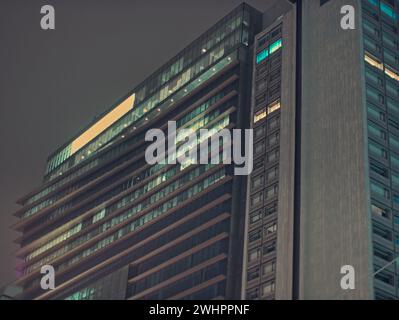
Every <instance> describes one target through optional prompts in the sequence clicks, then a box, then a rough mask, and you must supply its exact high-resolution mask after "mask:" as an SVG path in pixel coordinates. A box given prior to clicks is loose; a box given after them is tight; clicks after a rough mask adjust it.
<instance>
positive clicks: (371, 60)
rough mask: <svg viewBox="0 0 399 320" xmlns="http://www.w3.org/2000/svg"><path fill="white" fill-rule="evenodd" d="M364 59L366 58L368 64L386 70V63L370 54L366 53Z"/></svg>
mask: <svg viewBox="0 0 399 320" xmlns="http://www.w3.org/2000/svg"><path fill="white" fill-rule="evenodd" d="M364 60H365V61H366V62H367V63H368V64H370V65H372V66H373V67H375V68H377V69H379V70H384V65H383V64H382V63H381V62H379V61H377V59H375V58H373V57H371V55H370V54H368V53H366V54H365V55H364Z"/></svg>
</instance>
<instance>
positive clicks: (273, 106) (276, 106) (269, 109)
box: [267, 101, 281, 114]
mask: <svg viewBox="0 0 399 320" xmlns="http://www.w3.org/2000/svg"><path fill="white" fill-rule="evenodd" d="M280 107H281V105H280V101H276V102H273V103H272V104H271V105H269V106H268V107H267V113H268V114H269V113H272V112H274V111H276V110H278V109H280Z"/></svg>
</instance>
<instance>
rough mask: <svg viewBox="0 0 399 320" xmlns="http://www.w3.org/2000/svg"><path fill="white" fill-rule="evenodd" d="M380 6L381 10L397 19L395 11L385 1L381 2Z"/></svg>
mask: <svg viewBox="0 0 399 320" xmlns="http://www.w3.org/2000/svg"><path fill="white" fill-rule="evenodd" d="M380 8H381V12H383V13H385V14H386V15H387V16H388V17H390V18H392V19H394V20H396V19H397V16H396V13H395V11H394V10H393V9H392V8H391V7H390V6H388V5H387V4H385V3H384V2H381V3H380Z"/></svg>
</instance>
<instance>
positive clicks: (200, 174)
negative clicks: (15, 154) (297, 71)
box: [15, 4, 281, 300]
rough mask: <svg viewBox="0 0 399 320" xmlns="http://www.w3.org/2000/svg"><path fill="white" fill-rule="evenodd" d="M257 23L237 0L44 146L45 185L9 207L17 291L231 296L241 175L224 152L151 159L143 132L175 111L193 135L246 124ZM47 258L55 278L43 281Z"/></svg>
mask: <svg viewBox="0 0 399 320" xmlns="http://www.w3.org/2000/svg"><path fill="white" fill-rule="evenodd" d="M260 24H261V14H260V13H259V12H257V11H256V10H254V9H252V8H251V7H249V6H248V5H246V4H243V5H240V6H239V7H238V8H237V9H235V10H233V11H232V12H231V13H230V14H229V15H227V16H226V17H225V18H223V19H222V20H221V21H220V22H218V23H217V24H216V25H215V26H214V27H212V28H211V29H209V30H208V31H207V32H206V33H204V34H203V35H201V36H200V37H199V38H198V39H197V40H195V41H194V42H193V43H192V44H190V45H189V46H188V47H187V48H185V49H184V50H183V51H182V52H181V53H179V54H178V55H177V56H176V57H174V58H172V59H171V60H170V61H169V62H168V63H166V64H165V65H164V66H162V67H161V68H160V69H159V70H158V71H156V72H155V73H154V74H152V75H151V76H150V77H149V78H147V79H146V80H145V81H143V83H141V84H140V85H139V86H137V87H136V88H135V89H134V90H132V92H130V93H128V94H127V95H126V96H125V97H124V98H123V99H122V100H121V101H120V102H118V103H117V104H116V106H114V107H113V108H111V109H110V111H108V112H106V113H104V114H103V115H102V116H101V117H100V118H97V119H100V120H98V121H96V122H95V123H93V124H91V125H90V126H89V127H88V128H86V129H85V130H83V131H82V132H81V133H80V134H78V135H77V136H76V137H75V138H74V139H72V140H70V142H68V143H67V144H66V145H64V146H62V147H61V148H60V149H59V150H58V151H57V152H56V153H54V154H53V155H51V156H50V157H49V160H48V165H47V170H46V173H45V177H44V184H43V186H42V188H40V190H37V191H35V192H32V193H31V194H29V195H28V196H26V197H24V198H23V199H22V200H21V201H20V202H21V203H22V204H23V208H22V209H21V210H19V211H18V212H17V214H16V215H18V216H19V217H20V218H21V220H20V221H19V222H18V223H17V224H16V227H15V228H16V229H17V230H19V231H22V236H21V237H20V239H19V240H18V241H19V242H20V243H21V245H22V248H21V250H19V252H18V256H19V257H21V258H22V259H23V260H24V263H23V265H22V266H21V271H22V274H23V275H22V276H21V278H20V279H19V280H18V282H19V283H20V284H21V285H22V286H23V288H24V297H25V298H27V299H29V298H39V299H67V300H82V299H105V298H107V299H108V298H115V297H119V298H121V299H166V298H172V299H173V298H175V299H193V298H195V297H202V298H206V299H213V298H226V297H230V298H234V297H238V296H239V294H240V292H239V288H238V289H237V291H234V290H233V291H231V292H226V286H227V285H228V283H229V282H232V281H233V279H231V277H230V276H229V273H228V272H227V270H228V268H239V265H237V261H240V259H239V258H237V257H238V256H237V257H236V254H239V251H237V253H233V252H230V247H231V246H232V243H235V241H236V240H235V239H232V238H231V237H230V234H231V232H232V231H231V230H232V228H236V226H235V224H238V223H239V222H238V221H240V219H241V218H240V213H242V209H243V208H240V206H237V204H235V201H236V200H235V199H240V198H242V194H241V190H244V189H243V188H242V187H241V184H242V183H243V180H242V179H239V178H236V177H235V176H234V174H233V172H234V167H233V165H230V164H223V163H220V164H209V165H199V164H194V163H193V164H190V165H180V164H155V165H150V164H148V163H147V162H146V161H145V158H144V154H145V150H146V148H147V146H148V145H149V142H146V141H145V139H144V137H145V133H146V131H147V130H148V129H151V128H161V129H165V130H166V128H167V122H168V121H169V120H175V121H176V124H177V128H178V129H181V128H184V129H192V130H193V131H194V132H196V134H197V139H196V141H195V144H193V145H190V147H195V146H196V145H197V144H199V143H201V141H202V140H201V139H202V137H201V139H200V136H199V129H210V130H209V132H210V134H211V135H210V136H209V138H211V137H212V135H213V134H214V133H215V132H218V131H219V130H222V129H227V130H232V129H234V128H242V127H248V123H246V121H247V120H245V119H244V118H243V116H242V113H243V112H242V110H241V109H242V108H245V107H246V106H247V105H248V104H249V99H250V96H249V94H248V92H250V85H249V83H250V79H249V75H250V69H249V60H248V59H250V58H251V45H252V42H253V39H254V34H255V33H257V32H258V31H259V28H260ZM251 39H252V40H251ZM276 40H278V39H276ZM280 45H281V44H280ZM273 48H275V49H274V50H277V51H278V49H279V44H278V43H277V44H276V45H274V47H273ZM274 54H277V53H274ZM271 55H272V54H271ZM273 108H274V109H273V110H277V109H276V107H275V106H274V107H273ZM273 110H272V109H271V108H269V112H273ZM248 120H249V119H248ZM180 140H181V137H180V136H179V137H178V139H177V143H178V145H179V144H180V143H181V142H182V141H180ZM184 151H186V149H182V150H181V151H179V152H184ZM209 151H211V150H210V149H209ZM210 155H211V153H210V152H209V155H208V156H210ZM241 245H242V244H241ZM45 264H51V265H52V266H54V268H55V271H56V277H57V283H58V284H64V286H60V288H61V287H62V289H58V290H57V289H55V290H52V291H51V292H50V291H49V292H43V291H42V290H41V288H40V272H39V271H40V267H41V266H42V265H45ZM117 270H120V272H119V271H117ZM122 270H124V271H122ZM82 273H84V274H87V275H88V276H87V277H84V278H83V279H79V276H80V275H81V274H82ZM125 273H126V274H125ZM111 278H112V279H113V280H112V282H109V281H110V280H109V279H111ZM114 282H116V283H118V287H117V288H113V283H114ZM118 294H119V295H121V296H118Z"/></svg>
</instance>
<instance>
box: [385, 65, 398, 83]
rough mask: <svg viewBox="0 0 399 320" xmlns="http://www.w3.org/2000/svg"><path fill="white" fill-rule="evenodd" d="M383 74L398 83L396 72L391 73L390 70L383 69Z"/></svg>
mask: <svg viewBox="0 0 399 320" xmlns="http://www.w3.org/2000/svg"><path fill="white" fill-rule="evenodd" d="M385 73H386V74H387V75H388V76H389V77H391V78H392V79H394V80H396V81H399V75H398V73H396V72H394V71H392V70H390V69H388V68H385Z"/></svg>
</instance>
